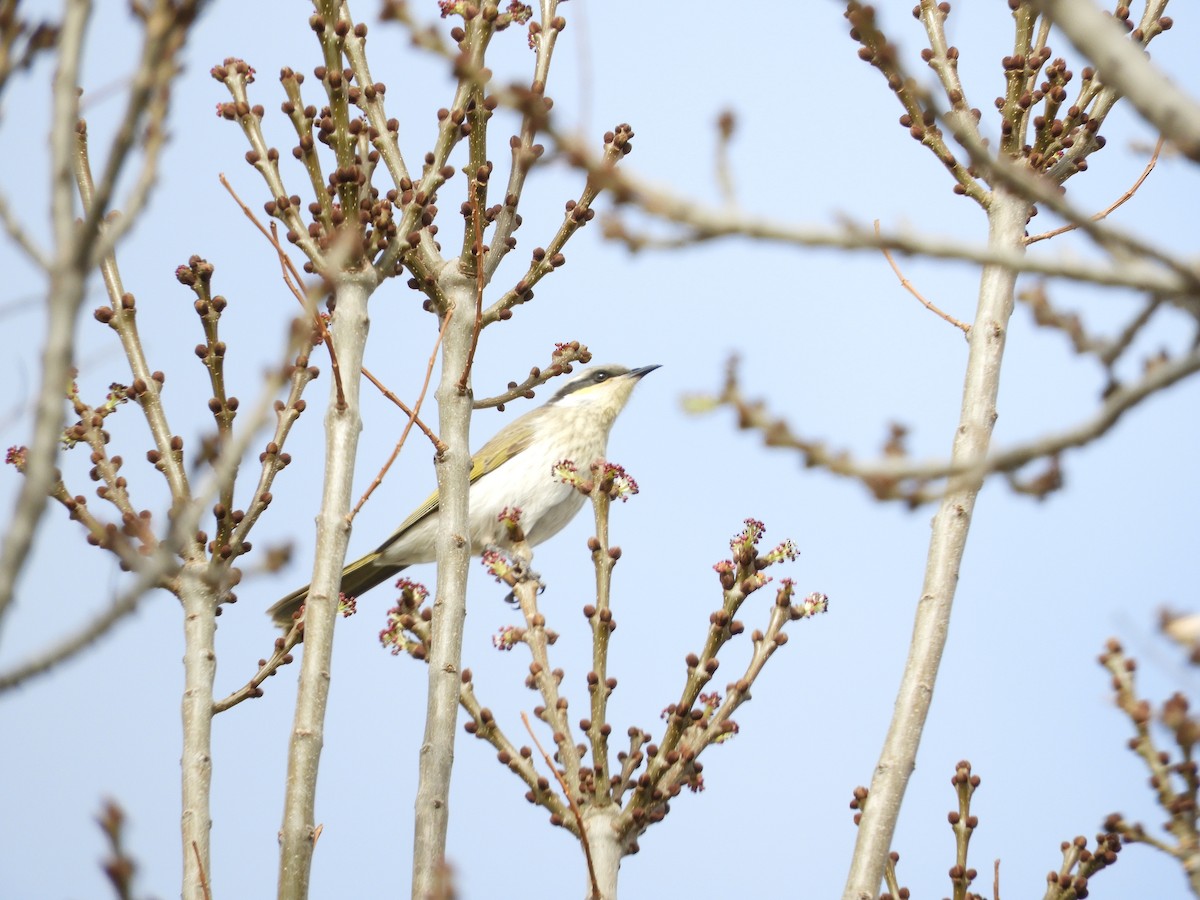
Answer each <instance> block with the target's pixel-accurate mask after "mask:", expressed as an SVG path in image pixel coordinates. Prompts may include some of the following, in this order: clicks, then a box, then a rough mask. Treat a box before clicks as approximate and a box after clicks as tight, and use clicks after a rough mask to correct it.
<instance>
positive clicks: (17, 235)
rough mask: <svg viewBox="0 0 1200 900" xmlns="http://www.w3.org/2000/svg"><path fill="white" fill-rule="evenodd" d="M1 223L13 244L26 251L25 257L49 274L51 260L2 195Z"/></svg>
mask: <svg viewBox="0 0 1200 900" xmlns="http://www.w3.org/2000/svg"><path fill="white" fill-rule="evenodd" d="M0 221H2V222H3V223H4V230H5V231H7V232H8V236H9V237H10V238H11V239H12V241H13V243H15V244H16V245H17V246H18V247H20V248H21V249H22V250H24V251H25V255H26V256H28V257H29V260H30V262H32V263H33V264H34V265H35V266H37V267H38V268H39V269H41V270H42V271H43V272H49V271H50V270H51V268H52V265H51V262H50V258H49V257H48V256H46V253H45V251H44V250H42V248H41V247H39V246H38V245H37V242H36V241H34V239H33V236H32V235H31V234H30V233H29V232H28V231H26V230H25V226H24V225H22V224H21V220H20V219H18V218H17V217H16V216H15V215H13V211H12V207H11V206H9V205H8V198H6V197H4V196H3V195H0Z"/></svg>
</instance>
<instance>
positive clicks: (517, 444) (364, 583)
mask: <svg viewBox="0 0 1200 900" xmlns="http://www.w3.org/2000/svg"><path fill="white" fill-rule="evenodd" d="M526 415H528V414H526ZM523 419H524V416H523V417H522V418H521V419H517V420H516V421H515V422H513V423H512V425H510V426H509V427H508V428H504V429H501V430H500V432H499V433H498V434H497V435H496V436H495V437H493V438H492V439H491V440H490V441H488V442H487V443H486V444H484V445H483V446H482V447H480V448H479V452H478V453H476V454H475V455H474V456H473V457H472V458H471V483H472V484H474V483H475V482H476V481H478V480H479V479H480V478H482V477H483V476H484V475H486V474H487V473H488V472H494V471H495V470H496V469H498V468H499V467H500V466H502V465H503V464H504V463H505V462H507V461H508V460H510V459H512V458H513V457H514V456H516V455H517V454H518V453H520V452H521V451H522V450H524V449H526V448H527V447H528V446H529V444H530V442H531V441H532V440H533V429H532V428H530V427H527V426H526V427H522V425H523V424H524V422H523ZM437 508H438V492H437V491H436V490H435V491H434V492H433V493H432V494H430V495H429V496H428V497H426V498H425V502H424V503H422V504H421V505H420V506H418V507H417V508H416V509H414V510H413V511H412V513H411V515H409V517H408V518H407V519H405V520H404V521H403V522H401V523H400V527H399V528H397V529H396V530H395V531H394V532H392V534H391V536H390V537H388V539H387V540H386V541H384V542H383V543H382V544H380V545H379V546H378V547H376V548H375V549H374V550H372V551H371V552H370V553H368V554H367V555H366V556H363V557H360V558H359V559H356V560H355V561H354V562H352V563H350V564H349V565H348V566H346V568H345V569H343V570H342V581H341V592H342V593H343V594H346V595H347V596H354V597H357V596H359V595H360V594H363V593H366V592H367V591H369V590H370V589H371V588H373V587H375V586H376V585H380V584H382V583H383V582H385V581H387V580H388V579H389V578H391V577H392V576H393V575H395V574H396V573H397V572H399V571H400V570H401V569H403V568H404V566H393V565H380V564H379V563H378V562H377V560H378V559H379V556H380V554H382V553H383V551H385V550H387V548H388V547H390V546H392V544H394V543H395V542H396V541H398V540H399V539H400V537H401V536H402V535H403V534H404V533H405V532H406V531H408V529H410V528H412V527H413V526H414V525H416V524H417V523H418V522H420V521H422V520H424V519H425V518H426V517H427V516H431V515H433V513H434V512H436V511H437ZM309 587H310V585H307V584H306V585H305V586H304V587H302V588H299V589H298V590H295V591H292V592H291V593H290V594H288V595H287V596H286V597H284V598H283V599H282V600H280V601H279V602H277V603H276V604H275V605H273V606H272V607H271V608H270V609H269V610H267V613H268V614H269V615H270V616H271V617H272V618H273V619H274V620H275V623H276V624H277V625H279V626H280V627H282V628H287V627H289V626H290V625H291V622H292V618H293V617H294V615H295V613H296V610H298V609H299V608H300V606H301V604H303V603H304V601H305V600H306V599H308V589H309Z"/></svg>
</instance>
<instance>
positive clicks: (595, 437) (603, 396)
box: [267, 365, 658, 628]
mask: <svg viewBox="0 0 1200 900" xmlns="http://www.w3.org/2000/svg"><path fill="white" fill-rule="evenodd" d="M657 368H658V366H656V365H655V366H642V367H641V368H640V369H626V368H625V367H624V366H594V367H592V368H590V369H584V370H583V371H582V372H579V373H578V374H576V375H572V376H571V378H570V380H568V381H567V382H566V384H564V385H563V386H562V387H561V388H559V390H558V393H556V394H555V395H554V396H553V397H551V398H550V399H549V400H548V401H547V402H546V403H545V404H544V405H543V406H539V407H538V408H537V409H533V410H530V411H529V412H527V413H525V414H524V415H523V416H521V417H520V418H518V419H515V420H514V421H512V422H510V423H509V424H507V425H505V426H504V427H503V428H501V429H500V431H499V432H497V433H496V436H495V437H493V438H492V439H491V440H490V441H488V442H487V443H486V444H484V445H483V447H482V448H480V450H479V452H478V453H476V454H475V455H474V456H473V457H472V458H471V488H470V494H469V495H468V497H469V501H468V502H469V505H470V522H471V553H473V554H475V555H478V554H480V553H482V552H483V550H484V549H485V548H486V547H487V546H489V545H501V546H503V545H504V543H505V529H504V527H503V525H502V524H501V523H500V522H499V520H498V516H499V515H500V513H501V512H502V511H503V510H504V508H505V507H509V508H510V509H511V508H513V507H518V508H520V510H521V528H522V530H523V531H524V532H525V539H526V540H527V541H528V542H529V543H530V544H540V543H541V542H542V541H544V540H546V539H547V538H550V537H553V536H554V535H556V534H558V532H560V531H562V529H563V528H564V527H565V526H566V524H567V523H568V522H570V521H571V519H573V518H574V517H575V514H576V513H577V512H579V510H580V508H581V507H582V506H583V502H584V497H583V495H582V494H580V493H579V491H577V490H575V488H573V487H571V486H569V485H566V484H563V483H562V482H560V481H559V480H558V479H556V478H555V477H554V474H553V468H554V466H555V465H556V464H557V463H559V462H561V461H562V460H564V459H569V460H571V461H572V462H574V463H575V464H576V465H578V466H579V467H580V469H583V468H585V467H586V466H590V465H591V464H592V463H593V462H594V461H595V460H597V459H600V458H602V457H603V456H604V454H605V452H606V448H607V446H608V432H609V431H610V430H611V429H612V424H613V422H614V421H615V420H616V418H617V415H618V414H619V413H620V412H621V410H622V409H624V408H625V403H626V401H628V400H629V395H630V394H631V393H632V392H633V389H634V387H635V386H636V385H637V383H638V381H639V380H641V378H642V376H643V375H646V374H648V373H650V372H653V371H654V370H655V369H657ZM437 528H438V493H437V491H434V492H433V493H432V494H431V495H430V496H429V498H428V499H427V500H426V501H425V502H424V503H422V504H421V505H420V506H419V507H417V508H416V509H415V510H414V511H413V513H412V515H410V516H409V517H408V518H407V519H405V520H404V521H403V522H402V523H401V524H400V527H399V528H397V529H396V530H395V532H393V533H392V536H391V537H389V538H388V539H387V540H386V541H384V542H383V543H382V544H380V545H379V546H378V547H376V548H375V549H374V550H372V551H371V552H370V553H368V554H367V555H366V556H364V557H362V559H359V560H356V561H354V562H352V563H351V564H350V565H348V566H346V568H345V569H343V570H342V585H341V591H342V593H344V594H346V595H348V596H355V597H357V596H359V595H360V594H362V593H364V592H366V591H369V590H370V589H371V588H373V587H375V586H376V585H377V584H382V583H383V582H384V581H387V580H388V579H389V578H391V577H392V576H393V575H395V574H396V573H397V572H399V571H400V570H401V569H404V568H406V567H407V566H411V565H413V564H415V563H425V562H433V560H434V559H435V558H436V555H437V551H436V540H437ZM308 588H309V585H305V586H304V587H302V588H300V589H299V590H297V591H292V593H290V594H288V595H287V596H286V597H284V598H283V599H282V600H280V601H279V602H278V603H276V604H275V605H274V606H272V607H271V608H270V609H269V610H267V612H268V614H269V615H270V616H271V617H272V618H273V619H274V620H275V623H276V624H277V625H279V626H281V627H284V628H286V627H288V626H290V625H291V622H292V619H293V618H294V617H295V614H296V611H297V610H298V609H299V608H300V606H301V605H302V604H303V603H304V601H305V600H306V599H307V598H308Z"/></svg>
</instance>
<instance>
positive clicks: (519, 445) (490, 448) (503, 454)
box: [364, 420, 533, 559]
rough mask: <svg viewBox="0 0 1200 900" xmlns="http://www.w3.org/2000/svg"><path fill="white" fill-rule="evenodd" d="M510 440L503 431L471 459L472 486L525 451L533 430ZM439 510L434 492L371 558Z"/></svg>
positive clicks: (528, 430) (436, 494) (435, 491)
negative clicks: (507, 442) (506, 444)
mask: <svg viewBox="0 0 1200 900" xmlns="http://www.w3.org/2000/svg"><path fill="white" fill-rule="evenodd" d="M518 421H519V420H518ZM513 424H514V425H516V424H517V422H514V423H513ZM509 434H511V432H509ZM508 440H509V438H508V436H507V435H505V432H504V431H503V430H502V431H501V432H500V433H499V434H497V435H496V436H495V437H493V438H492V439H491V440H490V441H488V442H487V443H486V444H484V445H483V446H482V447H480V448H479V452H478V453H476V454H475V455H474V456H472V457H471V484H474V483H475V482H476V481H478V480H479V479H480V478H482V477H483V476H484V475H486V474H488V472H494V471H495V470H496V469H498V468H500V466H502V465H503V464H504V463H506V462H508V461H509V460H510V459H512V458H513V457H514V456H516V455H517V454H518V453H520V452H521V451H523V450H525V449H526V448H527V447H528V446H529V445H530V443H531V442H532V441H533V429H532V428H529V429H525V433H524V434H521V435H520V436H519V437H518V438H517V439H516V440H515V441H512V442H511V443H509V445H508V446H507V447H505V443H506V441H508ZM437 508H438V492H437V490H434V492H433V493H432V494H430V495H429V496H428V497H426V498H425V502H424V503H422V504H421V505H420V506H418V507H417V508H416V509H414V510H413V511H412V513H410V514H409V517H408V518H407V519H405V520H404V521H403V522H401V523H400V527H399V528H397V529H396V530H395V531H393V532H392V534H391V536H390V537H388V539H387V540H386V541H384V542H383V543H382V544H380V545H379V546H378V547H376V548H375V552H374V553H373V554H369V556H371V557H374V556H376V555H378V554H380V553H382V552H383V551H384V550H386V549H387V548H388V547H390V546H392V544H394V543H396V541H398V540H399V539H400V537H401V536H402V535H403V534H404V533H405V532H406V531H408V529H410V528H412V527H413V526H414V525H416V524H417V523H418V522H420V521H422V520H423V519H425V518H426V517H427V516H431V515H433V514H434V513H435V512H437ZM364 559H365V557H364Z"/></svg>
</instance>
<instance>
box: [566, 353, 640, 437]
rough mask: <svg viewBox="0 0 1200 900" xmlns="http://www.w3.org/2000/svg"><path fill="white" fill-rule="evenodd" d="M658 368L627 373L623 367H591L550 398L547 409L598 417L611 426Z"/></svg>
mask: <svg viewBox="0 0 1200 900" xmlns="http://www.w3.org/2000/svg"><path fill="white" fill-rule="evenodd" d="M657 368H658V366H657V365H654V366H642V367H641V368H638V369H627V368H625V367H624V366H592V367H591V368H590V369H584V370H583V371H581V372H579V373H578V374H575V375H572V376H571V377H570V379H569V380H568V381H567V383H566V384H564V385H563V386H562V387H561V388H559V389H558V392H557V393H556V394H555V395H554V396H553V397H551V398H550V400H549V402H548V403H547V404H546V405H547V406H552V407H557V408H559V409H573V410H578V411H580V412H587V413H595V414H598V415H599V418H600V419H601V420H602V421H603V422H604V423H605V424H606V425H609V424H612V421H613V420H614V419H615V418H616V417H617V414H618V413H619V412H620V411H621V410H622V409H624V408H625V403H626V401H628V400H629V395H630V394H631V393H632V392H633V389H634V387H636V386H637V383H638V382H639V381H640V380H641V378H642V376H643V375H648V374H649V373H650V372H653V371H654V370H655V369H657Z"/></svg>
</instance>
